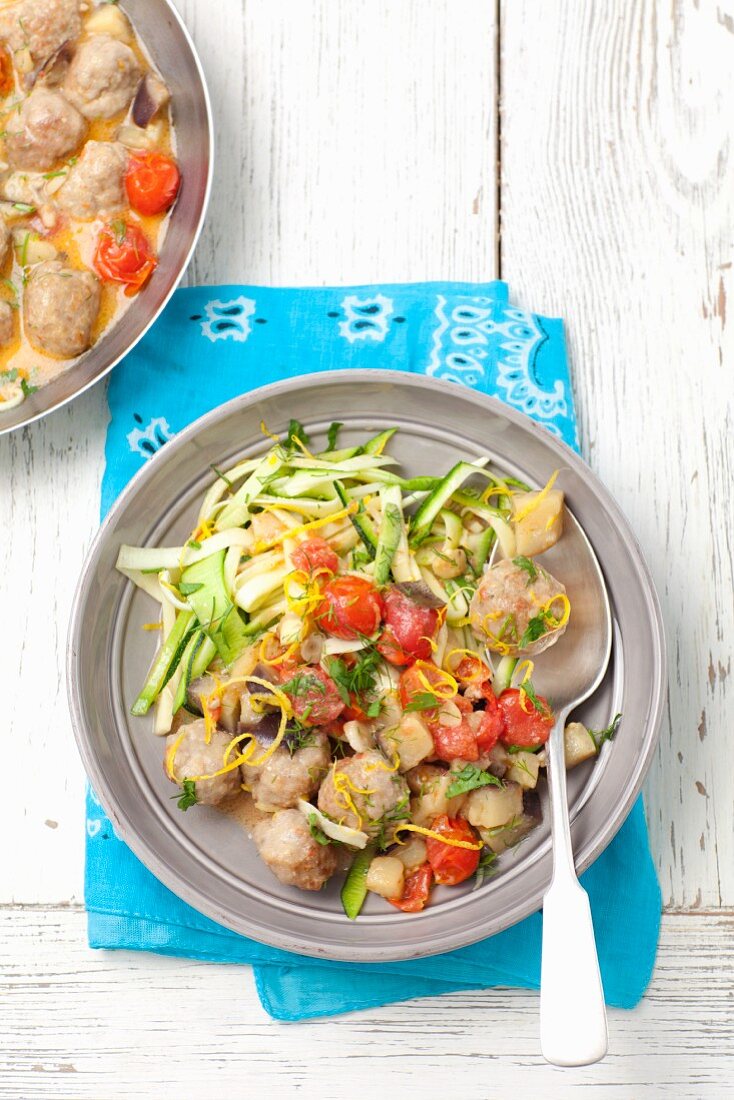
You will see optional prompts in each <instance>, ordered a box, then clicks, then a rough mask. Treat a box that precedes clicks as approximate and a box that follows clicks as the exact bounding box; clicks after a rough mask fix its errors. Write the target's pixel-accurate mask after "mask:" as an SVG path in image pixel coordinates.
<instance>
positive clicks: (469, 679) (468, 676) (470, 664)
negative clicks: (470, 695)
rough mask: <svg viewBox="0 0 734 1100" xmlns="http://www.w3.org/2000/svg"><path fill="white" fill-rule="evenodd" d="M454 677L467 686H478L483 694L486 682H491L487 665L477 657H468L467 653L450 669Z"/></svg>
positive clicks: (490, 674)
mask: <svg viewBox="0 0 734 1100" xmlns="http://www.w3.org/2000/svg"><path fill="white" fill-rule="evenodd" d="M452 672H453V676H454V679H456V680H458V681H459V683H460V684H466V685H467V687H468V686H470V685H471V686H473V687H478V688H480V689H481V690H482V694H484V689H485V686H486V685H487V684H491V682H492V673H491V672H490V669H489V665H486V664H485V663H484V661H482V660H481V659H480V658H479V657H470V656H469V654H468V653H467V654H465V655H464V656H463V657H462V658H461V660H460V661H459V663H458V665H457V666H456V668H455V669H452Z"/></svg>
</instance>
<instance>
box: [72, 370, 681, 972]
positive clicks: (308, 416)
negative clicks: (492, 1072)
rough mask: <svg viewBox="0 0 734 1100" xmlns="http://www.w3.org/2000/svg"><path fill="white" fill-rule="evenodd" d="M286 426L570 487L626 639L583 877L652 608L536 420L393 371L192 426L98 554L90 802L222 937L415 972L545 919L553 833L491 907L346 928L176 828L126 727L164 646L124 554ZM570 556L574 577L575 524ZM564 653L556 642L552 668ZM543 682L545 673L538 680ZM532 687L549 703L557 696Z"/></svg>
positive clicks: (327, 898) (93, 589)
mask: <svg viewBox="0 0 734 1100" xmlns="http://www.w3.org/2000/svg"><path fill="white" fill-rule="evenodd" d="M291 417H297V418H298V419H299V420H301V421H302V422H303V423H304V424H305V425H306V428H307V430H308V431H309V432H311V433H312V434H313V435H316V436H317V438H318V433H319V432H325V431H326V428H327V427H328V425H329V423H330V422H331V421H332V420H341V421H343V422H344V424H345V427H344V428H343V429H342V434H341V436H340V441H341V445H342V446H347V445H349V444H350V443H351V442H355V441H357V440H358V439H364V433H365V432H370V433H372V432H376V431H378V430H380V429H382V428H385V427H388V426H391V425H397V426H398V427H399V428H400V431H399V432H398V435H397V436H396V437H395V439H394V440H393V443H392V444H391V452H392V453H393V454H394V455H395V457H396V458H398V459H400V460H401V462H402V464H403V467H404V468H405V469H406V470H407V471H408V475H409V476H410V475H414V474H417V473H419V472H420V473H426V471H441V470H445V469H447V468H448V467H449V466H450V465H451V464H452V463H453V462H455V461H456V460H457V459H458V458H460V457H467V456H469V457H476V456H477V455H479V454H482V453H488V454H490V455H491V456H492V457H493V460H494V461H495V462H496V464H497V466H498V467H499V468H500V469H503V470H505V471H508V472H511V473H513V474H515V475H516V476H519V477H522V478H523V479H525V480H527V481H529V482H531V483H535V484H539V485H542V484H544V483H545V481H546V480H547V478H548V476H549V475H550V473H551V472H552V471H553V470H554V469H556V468H557V467H561V468H562V474H561V476H560V479H559V484H560V485H562V487H563V488H564V490H565V491H566V494H567V502H568V505H569V508H570V510H571V512H572V513H573V515H575V516H576V517H577V519H578V522H579V523H580V524H581V525H582V527H583V529H584V530H585V532H586V534H587V535H588V537H589V539H590V540H591V542H592V544H593V546H594V549H595V550H596V553H597V555H598V557H599V561H600V563H601V566H602V569H603V570H604V573H605V576H606V580H607V584H608V586H609V594H610V598H611V602H612V608H613V614H614V617H615V620H616V623H617V629H616V636H615V644H614V654H613V660H612V665H611V667H610V671H609V673H608V675H607V677H606V679H605V681H604V684H603V685H602V687H601V688H600V689H599V691H598V692H597V693H596V695H595V696H594V698H593V699H592V700H590V702H589V703H588V704H586V705H584V706H583V707H582V708H579V711H578V712H577V713H578V714H579V716H581V717H583V718H585V719H586V720H587V721H588V722H589V723H590V724H593V725H600V724H606V722H607V721H608V720H609V717H610V716H611V715H612V714H613V713H615V712H616V711H618V710H620V711H623V712H624V721H623V724H622V727H621V729H620V732H619V734H618V737H617V738H616V739H615V741H614V742H612V743H608V744H607V745H606V746H605V748H604V751H603V752H602V754H601V757H600V758H599V760H598V761H597V762H596V764H595V766H593V767H590V766H588V765H584V766H582V767H580V768H577V769H576V770H574V771H573V772H571V773H570V774H569V800H570V805H571V817H572V822H573V823H572V833H573V838H574V844H575V851H576V855H577V860H578V864H579V866H580V869H583V868H585V867H587V866H588V865H589V864H590V863H591V862H592V860H594V859H596V857H597V856H598V855H599V854H600V852H602V851H603V849H604V848H605V847H606V845H607V844H608V843H609V841H610V840H611V839H612V837H613V836H614V834H615V833H616V831H617V830H618V829H619V827H620V825H621V824H622V822H623V821H624V818H625V817H626V815H627V812H628V810H629V809H630V807H631V805H632V803H633V801H634V799H635V797H636V795H637V793H638V792H639V789H640V786H641V784H642V781H643V778H644V776H645V773H646V771H647V768H648V765H649V763H650V759H651V756H652V753H653V750H654V747H655V742H656V737H657V732H658V723H659V720H660V715H661V711H662V706H663V692H664V681H665V674H664V668H665V662H664V640H663V633H662V626H661V619H660V612H659V608H658V603H657V598H656V596H655V592H654V590H653V586H652V582H651V579H650V575H649V573H648V570H647V567H646V565H645V563H644V561H643V559H642V556H641V553H640V550H639V547H638V546H637V543H636V542H635V539H634V536H633V535H632V532H631V531H630V529H629V526H628V524H627V521H626V520H625V518H624V516H623V515H622V513H621V512H620V510H619V508H618V507H617V505H616V504H615V503H614V501H613V500H612V499H611V497H610V496H609V494H608V493H607V491H606V489H604V487H603V486H602V485H601V484H600V482H599V481H598V480H597V479H596V477H595V476H594V475H593V474H592V473H591V471H590V470H589V469H588V467H587V466H586V465H585V464H584V462H583V461H582V460H581V459H580V458H578V457H577V456H576V455H575V454H573V452H571V451H570V450H569V449H568V448H567V447H566V446H565V445H564V444H562V443H559V442H558V441H557V440H556V439H555V438H554V437H553V436H551V435H550V434H549V433H548V432H546V431H545V430H544V429H542V428H539V427H537V426H536V425H535V424H533V423H532V422H531V421H530V420H528V419H527V418H526V417H524V416H522V415H520V414H519V413H516V412H513V411H511V410H509V409H508V408H507V407H506V406H505V405H503V404H502V403H501V402H499V401H496V400H494V399H491V398H487V397H483V396H481V395H479V394H477V393H475V392H473V391H471V390H468V389H464V388H463V387H461V386H458V385H454V384H452V383H443V382H436V381H433V380H432V379H426V378H423V377H417V376H414V375H409V374H401V373H397V372H394V371H365V370H354V371H338V372H334V373H331V374H321V375H312V376H310V377H306V378H298V379H294V380H291V381H287V382H282V383H277V384H275V385H272V386H266V387H264V388H263V389H260V390H255V391H254V393H251V394H248V395H246V396H243V397H239V398H237V399H235V400H234V401H231V402H229V403H228V404H226V405H223V406H222V407H221V408H219V409H216V410H215V411H214V412H212V413H210V414H209V415H208V416H205V417H203V418H202V419H201V420H198V421H196V423H194V424H192V425H191V426H190V427H189V428H188V429H186V431H183V432H181V434H180V435H178V436H177V437H176V438H175V439H174V440H173V441H172V442H170V443H167V444H166V446H165V447H164V448H163V450H162V451H160V452H159V453H158V454H157V455H156V456H155V457H154V458H153V459H151V460H150V461H149V463H148V464H147V465H146V466H145V468H144V469H143V470H141V472H140V473H139V474H138V475H137V476H136V477H135V478H134V479H133V481H132V482H131V483H130V485H129V487H128V488H127V489H126V491H125V492H124V493H123V495H122V496H121V497H120V499H119V500H118V502H117V504H116V505H115V507H114V508H113V509H112V511H111V512H110V514H109V516H108V518H107V520H106V522H105V524H104V526H103V527H102V529H101V531H100V532H99V535H98V536H97V539H96V540H95V543H94V545H93V546H92V549H91V550H90V553H89V556H88V559H87V562H86V565H85V567H84V571H83V573H82V576H81V579H80V582H79V587H78V590H77V595H76V599H75V604H74V611H73V615H72V623H71V631H70V645H69V661H68V681H69V696H70V702H71V709H72V717H73V722H74V728H75V731H76V736H77V741H78V744H79V749H80V751H81V754H82V757H83V760H84V763H85V766H86V768H87V772H88V774H89V777H90V779H91V782H92V785H93V787H94V788H95V790H96V792H97V794H98V796H99V798H100V799H101V801H102V804H103V805H104V807H105V809H106V810H107V813H108V814H109V816H110V818H111V819H112V822H113V823H114V825H115V828H116V829H117V830H118V832H119V833H120V835H121V836H122V837H123V838H124V839H125V841H126V842H127V843H128V844H129V845H130V847H131V848H132V849H133V851H134V852H135V853H136V854H137V855H138V856H139V857H140V859H141V860H142V861H143V862H144V863H145V864H146V865H147V866H148V867H149V868H150V870H151V871H152V872H153V873H154V874H155V875H156V876H157V877H158V878H159V879H161V881H163V882H164V883H165V884H166V885H167V886H169V887H170V888H171V889H172V890H173V891H174V892H175V893H176V894H178V895H179V896H180V897H182V898H183V899H184V900H185V901H187V902H189V903H190V904H191V905H193V906H195V907H196V908H197V909H199V910H201V911H202V912H204V913H206V914H207V915H208V916H210V917H212V918H214V919H215V920H217V921H220V922H221V923H222V924H225V925H227V926H229V927H230V928H233V929H235V930H236V931H238V932H243V933H245V934H246V935H249V936H252V937H254V938H255V939H258V940H261V941H263V942H265V943H269V944H273V945H275V946H277V947H284V948H287V949H289V950H291V951H297V952H302V953H304V954H307V955H314V956H326V957H328V958H333V959H352V960H361V961H366V962H369V961H378V960H387V959H405V958H411V957H416V956H421V955H431V954H435V953H437V952H440V951H447V950H450V949H452V948H456V947H461V946H463V945H465V944H468V943H472V942H473V941H475V940H478V939H481V938H482V937H484V936H487V935H490V934H491V933H494V932H498V931H500V930H501V929H503V928H506V927H508V926H509V925H511V924H514V923H515V922H516V921H518V920H520V919H521V918H522V917H524V916H526V915H527V914H528V913H531V912H533V911H534V910H536V909H538V908H539V906H540V903H541V899H542V896H543V893H544V892H545V890H546V888H547V886H548V883H549V881H550V874H551V853H550V837H549V830H548V827H547V825H546V824H545V823H544V824H543V825H541V826H539V828H538V829H536V830H535V832H534V833H533V834H531V836H530V837H529V838H528V840H527V841H525V843H523V844H522V845H520V846H519V847H518V848H517V849H516V850H515V851H514V852H511V853H507V854H506V855H505V856H503V857H502V859H501V863H500V867H501V871H500V873H498V874H497V875H496V876H495V877H494V878H492V879H490V880H489V881H488V882H486V883H485V884H484V885H483V886H482V887H481V888H480V889H478V890H476V891H474V892H471V889H470V887H467V888H461V887H460V888H446V887H443V888H442V889H441V890H440V891H436V893H435V895H434V899H433V900H432V904H431V905H430V906H429V907H428V908H427V909H426V910H425V911H424V912H423V913H421V914H401V913H398V912H397V911H395V910H393V909H389V908H388V907H387V906H386V905H384V903H380V900H379V899H376V898H374V897H373V898H370V899H369V900H368V903H367V905H366V907H365V911H364V913H363V915H362V916H360V918H359V920H358V921H356V922H351V921H349V920H347V918H346V917H345V916H344V915H343V913H342V911H341V906H340V904H339V883H338V882H337V881H332V882H331V883H330V884H328V886H327V888H326V889H325V890H323V891H321V892H320V893H318V894H316V895H314V894H305V893H301V892H299V891H297V890H294V889H289V888H287V887H284V886H281V885H280V883H278V882H277V881H276V879H275V878H274V877H273V876H272V874H271V873H270V871H268V869H267V868H266V867H265V865H264V864H263V863H262V862H261V861H260V858H259V856H258V855H257V853H256V851H255V848H254V845H253V844H252V842H251V841H249V840H248V839H247V838H246V836H245V835H244V833H243V831H242V830H241V828H240V827H239V826H238V825H237V824H236V823H235V822H234V821H232V820H231V819H229V818H225V817H222V816H221V815H220V814H219V813H218V812H217V811H216V810H212V809H206V808H202V807H197V809H196V811H195V812H191V811H189V812H188V813H186V814H182V813H181V812H180V811H179V810H178V809H177V808H176V803H175V800H174V801H172V800H171V793H172V787H171V784H170V783H169V782H168V780H167V779H166V778H165V777H164V774H163V767H162V756H163V744H162V742H161V740H160V739H159V738H156V737H155V736H154V735H153V733H152V722H151V721H148V720H141V719H134V718H131V717H130V713H129V709H130V704H131V702H132V700H133V699H134V698H135V696H136V694H137V691H138V688H139V686H140V684H141V682H142V680H143V677H144V676H145V673H146V671H147V668H148V665H149V663H150V660H151V657H152V655H153V651H154V647H155V641H154V640H153V639H152V638H151V636H150V634H149V633H145V632H143V631H142V629H141V627H142V624H143V623H144V622H146V621H147V620H148V619H149V617H150V613H151V606H152V604H151V601H150V599H149V598H148V597H146V596H145V595H144V594H142V593H140V592H139V590H137V589H133V585H132V584H130V583H129V582H128V581H126V580H125V579H124V578H123V577H122V576H120V574H118V573H116V571H115V568H114V565H115V559H116V557H117V552H118V548H119V546H120V544H121V543H123V542H126V543H133V544H135V545H146V544H150V545H155V544H161V545H162V544H169V545H170V544H176V543H178V542H180V540H181V539H182V538H185V537H186V534H187V533H188V532H189V531H190V530H191V528H192V526H193V522H194V519H195V516H196V511H197V508H198V503H199V501H200V498H201V496H202V494H203V492H204V490H205V487H206V486H207V485H208V484H209V483H210V482H211V476H212V475H211V470H210V465H211V464H213V465H215V466H217V467H218V468H220V469H221V468H226V467H227V465H228V464H232V463H234V462H235V461H237V460H238V459H239V458H241V457H242V456H244V455H247V454H251V453H254V452H256V451H262V448H263V437H262V434H261V431H260V423H261V421H263V420H265V421H266V423H267V425H268V428H269V429H270V431H274V432H279V431H282V430H285V428H286V427H287V424H288V420H289V419H290V418H291ZM564 537H565V536H564ZM568 538H569V544H568V545H569V549H570V550H571V560H572V558H573V544H574V522H573V520H572V519H571V521H570V523H569V531H568ZM562 545H563V543H562V544H561V547H562ZM563 556H564V551H563V549H562V548H559V549H558V550H557V551H553V550H552V551H550V552H549V553H548V554H547V555H546V558H545V561H547V564H548V566H549V568H550V569H551V570H552V571H553V572H554V573H556V574H557V575H558V576H559V578H561V579H562V580H564V582H565V583H566V584H567V586H568V588H569V593H570V596H571V601H572V603H573V580H572V577H570V576H568V575H566V573H565V572H564V569H563ZM551 558H553V560H551ZM569 630H570V627H569ZM562 645H563V639H561V641H560V642H559V643H558V646H557V647H556V650H557V651H559V652H560V647H561V646H562ZM552 652H553V651H552ZM541 664H542V658H539V660H538V665H537V670H538V671H539V670H540V668H541ZM539 685H540V686H541V687H542V688H544V689H546V690H548V694H549V695H550V696H551V698H552V690H550V685H548V684H546V683H543V682H542V680H539ZM546 816H547V815H546Z"/></svg>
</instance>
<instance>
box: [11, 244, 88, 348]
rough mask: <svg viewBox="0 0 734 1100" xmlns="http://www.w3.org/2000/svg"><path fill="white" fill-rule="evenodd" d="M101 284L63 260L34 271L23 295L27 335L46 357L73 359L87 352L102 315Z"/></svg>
mask: <svg viewBox="0 0 734 1100" xmlns="http://www.w3.org/2000/svg"><path fill="white" fill-rule="evenodd" d="M99 300H100V290H99V283H98V281H97V279H96V277H95V276H94V275H93V274H92V272H91V271H77V270H76V269H75V268H73V267H67V266H66V265H65V264H64V263H62V261H61V260H46V261H45V262H44V263H40V264H38V265H37V266H36V267H34V268H32V270H31V273H30V275H29V277H28V282H27V283H26V286H25V291H24V294H23V306H24V310H23V312H24V319H25V333H26V336H27V337H28V339H29V340H30V342H31V344H33V346H34V347H35V348H37V349H38V351H42V352H45V353H46V355H55V356H57V357H58V358H60V359H72V358H73V357H74V356H75V355H81V353H82V352H83V351H86V350H87V348H88V347H89V345H90V343H91V341H92V326H93V325H94V322H95V320H96V319H97V314H98V313H99Z"/></svg>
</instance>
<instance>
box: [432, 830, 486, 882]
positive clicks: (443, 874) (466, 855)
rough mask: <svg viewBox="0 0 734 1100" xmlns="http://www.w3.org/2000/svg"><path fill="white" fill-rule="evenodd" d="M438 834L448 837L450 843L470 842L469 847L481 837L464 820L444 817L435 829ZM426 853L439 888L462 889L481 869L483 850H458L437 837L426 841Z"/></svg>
mask: <svg viewBox="0 0 734 1100" xmlns="http://www.w3.org/2000/svg"><path fill="white" fill-rule="evenodd" d="M431 829H432V831H433V832H434V833H440V834H441V836H445V837H448V838H449V839H450V840H463V841H468V843H469V844H476V843H477V834H476V833H475V832H474V830H473V829H472V827H471V825H470V824H469V823H468V822H467V821H464V820H463V818H460V817H449V816H448V814H442V815H441V817H437V818H436V820H435V821H434V822H433V824H432V825H431ZM426 850H427V852H428V862H429V863H430V865H431V867H432V868H433V876H434V878H435V880H436V882H437V883H438V884H439V886H458V884H459V883H460V882H465V881H466V879H468V878H471V876H472V875H473V874H474V872H475V871H476V869H477V867H478V866H479V853H480V849H479V848H476V849H472V848H456V847H455V846H454V845H452V844H443V843H442V842H441V841H440V840H434V839H433V837H431V836H428V837H426Z"/></svg>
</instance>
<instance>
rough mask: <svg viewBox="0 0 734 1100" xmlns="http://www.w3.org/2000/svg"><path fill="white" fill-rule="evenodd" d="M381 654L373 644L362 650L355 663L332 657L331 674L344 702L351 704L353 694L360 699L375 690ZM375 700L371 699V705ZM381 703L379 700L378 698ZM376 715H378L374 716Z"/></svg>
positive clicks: (330, 662) (330, 661)
mask: <svg viewBox="0 0 734 1100" xmlns="http://www.w3.org/2000/svg"><path fill="white" fill-rule="evenodd" d="M381 659H382V658H381V657H380V654H379V653H378V652H377V650H376V649H375V648H374V647H373V646H368V647H367V648H366V649H363V650H360V652H359V653H357V654H356V660H355V662H354V664H353V665H348V664H347V663H346V661H344V660H342V658H341V657H330V658H329V660H328V662H327V666H328V671H329V675H330V676H331V678H332V680H333V681H334V683H335V684H336V687H337V691H338V692H339V695H340V697H341V699H342V702H343V703H345V704H346V706H349V705H350V704H351V702H352V696H353V695H356V696H357V697H358V699H359V700H362V699H363V698H364V697H365V696H370V695H372V694H373V693H374V691H375V676H376V673H377V669H378V666H379V664H380V661H381ZM374 701H375V700H370V705H372V703H373V702H374ZM377 702H378V703H379V700H377ZM373 717H376V716H373Z"/></svg>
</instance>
